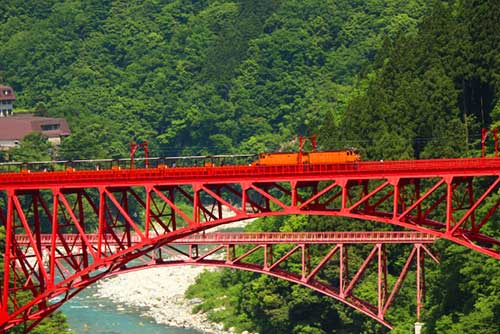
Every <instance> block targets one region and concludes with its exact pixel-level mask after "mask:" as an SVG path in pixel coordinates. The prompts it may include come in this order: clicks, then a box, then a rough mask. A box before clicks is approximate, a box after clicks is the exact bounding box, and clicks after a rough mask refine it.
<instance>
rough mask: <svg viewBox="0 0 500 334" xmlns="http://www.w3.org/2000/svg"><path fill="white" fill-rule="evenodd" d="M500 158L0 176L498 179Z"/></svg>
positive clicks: (79, 182) (28, 181) (124, 181)
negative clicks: (488, 176)
mask: <svg viewBox="0 0 500 334" xmlns="http://www.w3.org/2000/svg"><path fill="white" fill-rule="evenodd" d="M499 171H500V158H467V159H436V160H403V161H367V162H359V163H348V164H329V165H290V166H284V165H283V166H243V165H239V166H214V167H175V168H142V169H121V170H118V169H114V170H109V169H108V170H69V171H47V172H29V171H24V172H17V173H0V189H7V188H15V189H23V188H24V189H32V188H50V187H71V186H74V187H97V186H100V185H101V186H114V185H116V186H120V185H123V186H130V185H136V184H138V183H139V184H141V183H140V182H148V183H155V182H161V183H168V182H170V181H171V182H175V183H176V184H179V183H183V182H186V183H191V182H193V179H196V180H199V182H210V181H213V180H216V181H219V182H220V181H225V182H230V181H231V180H238V181H241V180H242V179H251V180H256V179H259V180H262V181H265V180H272V181H276V180H279V179H280V178H289V177H300V178H301V179H303V180H307V179H314V180H318V179H321V178H322V177H325V178H332V177H353V176H354V177H356V178H373V177H391V176H399V177H401V176H403V177H415V176H418V177H433V176H436V177H439V176H443V175H453V176H469V175H471V176H481V175H497V174H498V173H499Z"/></svg>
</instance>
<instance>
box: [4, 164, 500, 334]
mask: <svg viewBox="0 0 500 334" xmlns="http://www.w3.org/2000/svg"><path fill="white" fill-rule="evenodd" d="M149 167H150V168H143V169H126V170H125V169H122V170H120V169H112V170H105V169H99V170H75V169H73V168H70V169H68V170H65V171H52V172H29V171H24V172H20V173H3V174H0V223H1V224H2V225H3V226H5V234H6V235H5V242H4V244H3V245H2V246H3V248H4V250H3V252H4V254H3V261H4V272H3V277H2V282H1V300H0V303H1V304H0V330H2V331H4V330H6V329H9V328H12V327H14V326H16V325H21V326H22V327H23V329H22V330H24V331H29V330H30V329H31V328H33V326H35V325H36V324H37V323H38V322H39V321H40V320H41V319H43V318H44V317H46V316H47V315H48V314H50V313H51V312H53V311H54V310H55V309H57V307H59V306H60V305H61V304H62V302H64V301H66V300H67V299H69V298H71V297H72V296H74V295H75V294H76V293H78V292H79V291H80V290H82V289H83V288H85V287H87V286H88V285H90V284H92V283H93V282H95V281H97V280H99V279H101V278H103V277H106V276H109V275H112V274H116V273H119V272H124V271H129V270H137V269H141V268H145V267H148V266H151V265H173V264H177V265H178V264H186V263H190V264H200V265H220V266H228V267H233V268H240V269H246V270H253V271H257V272H262V273H266V274H269V275H273V276H277V277H280V278H283V279H287V280H289V281H293V282H297V283H299V284H302V285H305V286H308V287H309V288H311V289H314V290H317V291H320V292H322V293H325V294H327V295H329V296H332V297H334V298H337V299H339V300H341V301H343V302H345V303H347V304H348V305H350V306H352V307H354V308H356V309H358V310H360V311H361V312H363V313H365V314H367V315H368V316H370V317H372V318H374V319H376V320H378V321H380V322H381V323H383V324H385V325H386V326H390V325H389V324H388V323H387V321H386V320H385V317H384V316H385V314H386V311H387V309H388V307H389V306H390V305H391V304H392V302H393V300H394V298H395V295H396V293H397V291H398V290H399V288H400V286H401V283H402V282H403V280H404V278H405V277H406V273H407V272H408V270H409V268H410V266H411V263H412V261H413V260H416V261H415V262H416V263H417V265H416V270H417V275H416V277H417V309H418V310H420V303H421V298H422V290H423V282H422V280H421V277H422V275H421V272H422V265H421V264H422V259H423V258H424V255H425V254H427V255H429V256H431V257H432V253H431V252H429V251H428V249H427V247H426V246H425V244H427V243H429V242H432V241H433V240H434V239H435V238H444V239H448V240H450V241H452V242H455V243H458V244H461V245H463V246H465V247H469V248H471V249H473V250H475V251H478V252H481V253H483V254H485V255H487V256H491V257H494V258H497V259H498V258H500V250H499V246H500V240H498V238H497V236H498V231H499V228H498V220H497V219H496V218H497V216H498V214H497V208H498V206H499V205H500V200H499V196H498V190H499V182H500V159H498V158H482V159H450V160H420V161H386V162H361V163H353V164H331V165H293V166H247V165H239V166H218V167H217V166H212V167H176V168H164V167H162V166H158V167H157V168H151V166H149ZM304 214H307V215H327V216H343V217H348V218H354V219H357V220H359V226H360V230H362V229H363V226H364V225H366V223H364V222H363V221H374V222H379V223H384V224H390V225H392V226H395V227H396V229H401V228H405V229H407V230H413V231H414V232H418V233H417V234H415V233H409V232H404V233H403V232H398V233H401V234H399V235H398V234H394V235H391V234H377V233H370V232H366V233H361V234H359V235H355V234H352V235H351V236H350V237H348V238H347V239H346V240H344V241H342V240H340V239H342V236H341V235H340V234H339V235H335V234H324V235H322V234H314V233H304V234H301V235H288V236H285V234H259V235H248V236H245V235H241V234H240V235H238V237H236V239H233V240H231V238H234V235H227V234H220V235H218V236H219V240H216V237H215V236H212V235H209V236H210V237H209V238H208V239H209V241H210V242H209V243H211V244H212V246H210V247H209V246H203V247H200V245H201V244H203V243H208V241H207V240H205V239H200V238H203V237H200V236H199V233H200V232H203V231H204V230H207V229H210V228H212V227H215V226H218V225H222V224H228V223H231V222H235V221H240V220H244V219H249V218H257V217H265V216H277V215H304ZM336 229H338V227H337V226H335V224H334V223H333V221H332V227H331V230H332V231H334V230H336ZM395 233H396V232H395ZM381 235H383V237H381ZM202 236H203V234H202ZM322 236H327V237H325V238H324V239H322V238H323V237H322ZM206 237H207V235H205V238H206ZM252 238H254V239H252ZM280 238H285V241H286V242H282V241H280ZM286 238H288V239H286ZM204 240H205V241H204ZM394 242H396V243H410V244H412V245H414V246H413V248H412V250H411V251H410V252H409V254H408V256H407V258H406V261H403V262H405V265H404V267H403V268H402V270H401V274H400V275H399V278H398V280H397V283H396V284H395V285H394V286H392V287H389V286H388V284H387V282H386V279H385V273H386V268H387V267H386V265H387V263H386V256H385V252H384V248H385V246H384V245H386V244H388V243H394ZM181 243H184V244H187V245H188V247H187V250H182V248H178V246H179V244H181ZM277 243H287V244H288V245H290V246H289V247H291V248H290V249H288V250H286V251H285V253H282V251H283V248H282V247H281V246H280V247H278V246H274V245H275V244H277ZM318 243H321V244H324V245H331V248H330V249H329V251H327V252H326V254H325V255H324V257H323V258H322V259H319V260H318V261H319V262H311V261H310V260H309V258H308V256H307V253H308V249H309V248H310V247H314V244H318ZM359 243H365V244H373V248H372V250H371V252H369V254H368V255H367V256H366V257H365V260H364V262H363V263H362V264H361V266H360V267H359V268H357V270H355V271H353V272H352V273H351V272H350V271H349V270H348V269H347V268H348V267H349V266H348V257H347V255H346V254H347V252H346V246H345V245H347V244H349V245H352V244H359ZM240 244H245V245H247V246H245V247H246V248H245V247H244V248H243V249H242V250H239V247H242V246H238V247H237V245H240ZM250 245H253V246H250ZM273 246H274V247H273ZM184 247H186V246H184ZM206 247H208V248H207V249H205V248H206ZM248 247H250V248H248ZM174 249H177V251H175V250H174ZM274 249H278V250H279V251H280V252H275V251H274ZM222 251H225V255H223V256H224V258H218V257H216V256H215V255H217V254H218V253H220V252H222ZM174 253H176V254H177V255H183V256H184V258H183V259H177V258H172V255H173V254H174ZM251 253H253V254H252V256H250V254H251ZM259 253H261V254H260V256H259V255H258V254H259ZM165 254H170V256H167V257H166V256H164V255H165ZM214 256H215V257H214ZM219 256H220V254H219ZM256 258H257V260H255V259H256ZM335 259H337V260H336V261H335ZM434 259H435V258H434ZM139 260H142V261H139ZM250 260H252V261H253V262H252V261H250ZM290 261H299V264H300V265H299V266H297V265H295V266H292V265H288V263H289V262H290ZM375 262H376V263H377V264H376V265H374V264H373V263H375ZM327 263H329V264H331V263H338V272H339V273H340V274H339V277H338V280H337V282H334V283H331V282H330V283H329V282H324V280H322V279H321V269H322V268H324V267H325V265H326V264H327ZM373 266H375V268H376V271H377V275H378V276H377V277H378V298H377V300H376V301H375V302H371V301H367V300H362V299H361V298H359V297H356V296H355V293H354V291H353V290H354V289H355V287H356V286H357V285H358V284H359V283H360V282H361V281H362V276H363V274H364V273H365V272H366V271H367V270H368V269H369V268H372V267H373ZM350 267H352V264H351V266H350ZM291 268H292V269H293V268H295V269H297V268H300V270H296V271H293V270H291ZM351 274H353V275H352V276H351ZM57 296H62V297H63V298H62V301H60V302H54V300H57V299H55V298H54V297H57ZM16 330H17V329H16Z"/></svg>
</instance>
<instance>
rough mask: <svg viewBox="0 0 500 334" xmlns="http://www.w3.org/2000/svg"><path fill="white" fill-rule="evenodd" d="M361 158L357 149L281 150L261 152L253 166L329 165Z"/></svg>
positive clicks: (355, 160)
mask: <svg viewBox="0 0 500 334" xmlns="http://www.w3.org/2000/svg"><path fill="white" fill-rule="evenodd" d="M360 160H361V156H360V154H359V152H358V151H357V150H355V149H350V150H337V151H323V152H315V151H313V152H280V153H261V154H259V155H258V159H257V160H256V161H254V162H253V163H252V166H276V165H328V164H342V163H354V162H357V161H360Z"/></svg>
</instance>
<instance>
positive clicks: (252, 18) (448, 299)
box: [0, 0, 500, 334]
mask: <svg viewBox="0 0 500 334" xmlns="http://www.w3.org/2000/svg"><path fill="white" fill-rule="evenodd" d="M497 22H500V3H499V2H498V1H496V0H483V1H478V0H471V1H465V0H451V1H444V0H443V1H441V0H432V1H424V0H411V1H402V0H385V1H383V0H365V1H357V0H356V1H353V0H323V1H320V0H287V1H279V0H254V1H250V0H247V1H245V0H240V1H236V0H234V1H228V0H219V1H213V0H205V1H189V0H172V1H160V0H156V1H155V0H145V1H137V2H136V1H126V0H121V1H119V0H115V1H111V0H107V1H101V0H84V1H76V0H37V1H30V0H10V1H2V2H0V31H2V34H0V45H2V47H0V82H3V83H6V84H9V85H12V86H13V87H14V89H15V90H16V93H17V95H18V97H19V100H18V102H17V106H20V107H23V108H28V109H29V108H31V109H33V110H38V111H39V112H44V113H47V114H48V115H51V116H64V117H66V118H67V119H68V120H69V122H70V126H71V129H72V132H73V135H72V136H71V137H70V138H68V139H67V140H66V141H65V142H64V143H63V145H62V146H61V148H60V151H59V152H58V154H59V155H60V156H61V157H62V158H68V159H76V158H108V157H117V156H126V154H127V145H128V142H129V141H130V140H149V141H150V142H151V146H152V151H153V152H154V154H155V155H176V154H198V153H201V154H204V153H229V152H238V153H245V152H259V151H264V150H277V149H281V148H283V147H284V146H286V145H287V144H288V142H289V141H290V139H291V138H292V137H293V136H294V135H296V134H310V133H313V132H318V133H319V134H320V140H321V145H322V146H323V148H341V147H348V146H354V147H357V148H359V149H361V150H362V153H363V157H364V158H365V159H402V158H412V159H413V158H426V157H459V156H468V155H476V156H477V155H478V154H479V152H478V151H477V143H478V139H479V138H478V134H479V129H480V128H481V127H485V128H489V127H492V126H495V125H499V123H500V121H499V116H500V102H499V97H500V76H499V73H500V57H499V54H500V52H499V51H500V50H499V48H500V32H499V30H498V29H497ZM47 154H50V152H49V151H48V147H46V146H45V144H44V143H43V140H40V138H39V137H37V136H30V138H28V140H26V141H25V143H23V146H22V147H21V148H20V149H16V150H13V151H12V152H11V154H10V155H11V158H14V159H17V160H24V159H36V160H39V159H45V158H47ZM499 196H500V195H499ZM499 218H500V217H498V215H495V216H493V217H492V218H491V220H492V221H500V220H499ZM327 226H328V221H327V220H326V219H323V218H317V217H314V218H312V217H311V218H300V217H292V218H290V219H281V218H280V219H278V218H273V219H267V220H264V221H261V222H258V223H257V226H256V227H255V228H262V229H267V230H297V229H298V230H300V229H308V230H310V229H312V228H315V229H318V230H321V229H326V228H327ZM335 226H339V229H340V228H342V229H355V228H356V223H355V222H352V221H343V220H339V221H338V222H336V224H335ZM363 227H364V228H366V227H367V226H366V224H365V225H364V226H363ZM485 227H486V226H485ZM358 228H359V227H358ZM373 228H381V227H380V226H377V225H373ZM487 228H490V230H489V231H488V233H490V234H496V235H498V234H500V232H499V231H500V227H499V226H498V224H497V225H495V224H491V225H490V226H488V227H487ZM437 247H438V248H439V250H440V253H441V254H442V263H441V265H440V266H439V267H437V268H434V269H432V268H431V271H430V272H429V273H428V280H429V282H428V286H429V288H430V289H429V290H430V291H429V298H428V302H427V312H426V313H425V315H424V320H425V321H426V323H427V327H426V331H427V333H439V334H448V333H450V334H451V333H484V334H493V333H499V332H500V320H499V319H500V291H498V288H497V287H498V284H499V282H498V277H500V275H499V274H500V265H499V264H498V261H495V260H489V259H486V258H485V257H484V256H481V255H477V254H475V253H473V252H471V251H469V250H465V249H464V248H462V247H458V246H455V245H450V244H448V243H445V242H443V243H439V244H438V245H437ZM394 255H396V254H394ZM313 256H314V254H313ZM354 256H355V255H354ZM327 274H328V273H327ZM200 282H201V283H207V282H208V283H209V284H204V285H203V286H204V288H201V285H198V286H195V287H193V288H192V290H191V291H190V294H191V295H196V296H202V297H203V298H204V300H205V303H204V304H202V305H200V306H199V308H200V309H204V310H212V312H211V317H212V318H213V319H214V320H217V321H224V322H225V323H226V324H227V326H228V327H231V326H236V327H237V328H239V329H248V330H255V331H258V332H260V333H262V334H266V333H311V334H319V333H376V332H377V333H378V332H379V330H380V329H379V328H378V325H376V324H374V323H373V322H371V321H368V320H367V319H366V318H365V317H362V316H360V315H359V314H357V313H356V312H353V311H352V310H350V309H348V308H346V307H344V306H342V305H339V303H337V302H335V301H333V300H331V299H329V298H326V297H322V296H320V295H318V294H316V293H313V292H311V291H309V290H306V289H303V288H300V287H298V286H293V285H290V284H288V283H285V282H283V281H277V280H275V279H272V278H269V277H259V276H255V275H253V274H249V273H243V272H231V271H224V272H222V273H210V274H206V275H204V276H202V277H201V278H200ZM207 286H208V287H209V288H207ZM366 293H367V294H370V293H374V292H373V291H371V292H370V291H366ZM412 293H413V292H411V289H410V290H408V291H405V294H404V296H403V297H402V300H399V299H398V303H400V308H399V309H398V311H396V313H395V314H394V315H392V318H391V319H390V320H392V321H393V322H394V323H395V324H396V330H395V333H398V332H400V333H402V332H408V331H409V328H410V326H411V323H412V321H414V319H413V315H414V313H413V311H414V310H413V309H412V308H411V307H410V306H409V304H410V303H409V302H407V301H411V300H412V298H413V296H412ZM213 310H216V311H213Z"/></svg>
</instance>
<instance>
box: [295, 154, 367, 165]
mask: <svg viewBox="0 0 500 334" xmlns="http://www.w3.org/2000/svg"><path fill="white" fill-rule="evenodd" d="M306 154H307V159H308V161H307V162H306V161H304V163H309V164H311V165H319V164H341V163H349V162H356V161H359V160H361V156H360V155H359V153H358V152H357V151H355V150H341V151H326V152H309V153H304V155H306Z"/></svg>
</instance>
